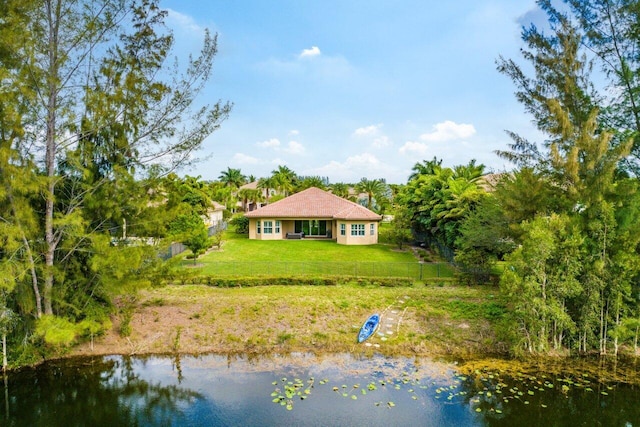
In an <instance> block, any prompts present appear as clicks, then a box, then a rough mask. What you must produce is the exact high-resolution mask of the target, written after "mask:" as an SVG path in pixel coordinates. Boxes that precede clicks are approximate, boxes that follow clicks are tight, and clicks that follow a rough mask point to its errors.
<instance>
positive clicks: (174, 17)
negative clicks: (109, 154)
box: [167, 8, 204, 34]
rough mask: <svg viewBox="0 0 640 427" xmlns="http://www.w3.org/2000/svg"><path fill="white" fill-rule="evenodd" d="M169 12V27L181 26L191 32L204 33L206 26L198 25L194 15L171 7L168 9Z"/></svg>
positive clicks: (180, 27)
mask: <svg viewBox="0 0 640 427" xmlns="http://www.w3.org/2000/svg"><path fill="white" fill-rule="evenodd" d="M167 12H168V13H169V15H168V17H167V25H168V26H169V27H171V28H179V29H182V30H183V31H187V32H190V33H198V34H204V28H203V27H201V26H200V25H198V24H197V23H196V21H195V19H193V17H191V16H189V15H185V14H183V13H180V12H177V11H175V10H173V9H170V8H168V9H167Z"/></svg>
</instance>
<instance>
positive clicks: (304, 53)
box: [298, 46, 322, 58]
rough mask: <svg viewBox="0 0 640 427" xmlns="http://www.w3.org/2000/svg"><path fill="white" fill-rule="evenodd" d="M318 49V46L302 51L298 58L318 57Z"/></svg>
mask: <svg viewBox="0 0 640 427" xmlns="http://www.w3.org/2000/svg"><path fill="white" fill-rule="evenodd" d="M321 54H322V52H320V48H319V47H318V46H312V47H311V48H310V49H303V50H302V52H301V53H300V55H299V56H298V58H312V57H314V56H320V55H321Z"/></svg>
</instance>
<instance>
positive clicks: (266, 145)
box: [256, 138, 280, 149]
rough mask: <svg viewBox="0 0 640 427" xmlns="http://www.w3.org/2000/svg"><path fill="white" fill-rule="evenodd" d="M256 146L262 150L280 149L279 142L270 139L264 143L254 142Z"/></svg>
mask: <svg viewBox="0 0 640 427" xmlns="http://www.w3.org/2000/svg"><path fill="white" fill-rule="evenodd" d="M256 145H257V146H258V147H262V148H275V149H277V148H278V147H280V140H279V139H278V138H271V139H268V140H266V141H262V142H256Z"/></svg>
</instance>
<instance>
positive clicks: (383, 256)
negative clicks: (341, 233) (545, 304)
mask: <svg viewBox="0 0 640 427" xmlns="http://www.w3.org/2000/svg"><path fill="white" fill-rule="evenodd" d="M183 263H184V265H185V266H189V265H190V261H189V260H184V261H183ZM197 263H198V264H199V265H200V267H199V268H198V273H200V274H203V275H232V276H237V275H244V276H255V275H347V276H373V277H412V278H424V277H451V276H452V275H453V270H452V268H451V267H450V266H449V265H448V264H445V263H440V264H420V263H418V260H417V259H416V257H415V256H414V254H413V252H412V251H411V250H410V249H409V248H407V249H405V250H403V251H399V250H398V249H397V247H396V246H392V245H386V244H377V245H367V246H346V245H338V244H337V243H336V242H334V241H330V240H311V239H304V240H273V241H261V240H249V239H248V238H247V236H246V235H239V234H236V233H233V232H227V233H226V234H225V237H224V239H223V244H222V248H221V249H220V250H213V251H210V252H209V253H207V254H205V255H203V256H201V257H199V258H198V261H197Z"/></svg>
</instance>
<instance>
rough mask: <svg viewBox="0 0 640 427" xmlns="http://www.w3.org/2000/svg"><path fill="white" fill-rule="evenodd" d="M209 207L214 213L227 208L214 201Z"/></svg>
mask: <svg viewBox="0 0 640 427" xmlns="http://www.w3.org/2000/svg"><path fill="white" fill-rule="evenodd" d="M211 206H213V210H214V211H223V210H225V209H226V208H227V207H226V206H225V205H223V204H221V203H218V202H216V201H215V200H214V201H213V202H211Z"/></svg>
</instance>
